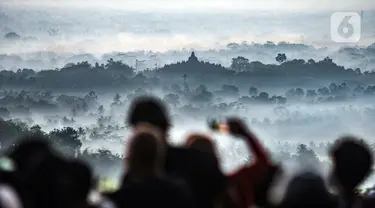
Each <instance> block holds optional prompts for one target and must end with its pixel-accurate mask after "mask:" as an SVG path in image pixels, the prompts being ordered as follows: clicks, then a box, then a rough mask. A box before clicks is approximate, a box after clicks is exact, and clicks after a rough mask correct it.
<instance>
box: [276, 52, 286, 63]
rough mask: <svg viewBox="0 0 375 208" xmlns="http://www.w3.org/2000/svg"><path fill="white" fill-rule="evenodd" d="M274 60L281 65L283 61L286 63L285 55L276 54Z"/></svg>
mask: <svg viewBox="0 0 375 208" xmlns="http://www.w3.org/2000/svg"><path fill="white" fill-rule="evenodd" d="M275 59H276V61H277V62H279V63H283V62H284V61H286V59H287V57H286V55H285V53H278V54H277V56H276V58H275Z"/></svg>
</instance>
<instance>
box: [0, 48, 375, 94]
mask: <svg viewBox="0 0 375 208" xmlns="http://www.w3.org/2000/svg"><path fill="white" fill-rule="evenodd" d="M199 59H200V58H199V57H197V56H196V55H195V53H192V54H191V56H190V57H189V58H188V60H187V61H182V62H178V63H174V64H169V65H165V66H164V67H161V68H158V69H155V70H146V71H143V72H139V71H137V70H136V69H135V68H133V67H131V66H129V65H127V64H125V63H123V62H122V61H115V60H113V59H109V60H107V62H106V63H105V64H99V63H98V62H96V63H95V64H94V65H92V64H90V63H89V62H87V61H84V62H78V63H71V64H67V65H66V66H65V67H62V68H60V69H55V70H42V71H39V72H38V71H34V70H32V69H18V70H17V71H16V72H14V71H7V70H2V71H1V72H0V86H2V87H6V88H17V89H23V88H34V89H76V90H92V89H108V88H122V87H128V88H129V87H130V88H138V87H143V88H145V87H147V86H149V87H153V86H155V85H159V86H162V85H164V84H180V83H181V82H182V80H183V78H182V76H184V75H187V76H188V80H189V84H191V85H192V86H195V85H200V84H202V83H204V84H206V85H207V86H208V87H210V86H221V85H222V84H235V85H237V86H239V87H240V88H242V87H248V86H249V85H250V84H252V85H256V86H259V87H262V86H265V87H267V86H273V87H275V86H277V87H300V86H301V85H305V86H311V87H319V86H321V85H326V84H329V83H331V82H348V83H356V84H372V83H374V78H375V76H374V75H375V72H361V70H360V69H359V68H357V69H352V68H345V67H343V66H339V65H337V64H336V63H334V62H333V60H332V59H331V58H329V57H326V58H324V59H323V60H320V61H315V60H313V59H309V60H308V61H305V60H303V59H294V60H287V56H286V55H285V54H278V56H277V57H276V58H275V59H276V60H277V61H278V62H279V64H264V63H262V62H259V61H253V62H250V61H249V60H248V59H247V58H245V57H242V56H239V57H236V58H233V59H232V64H231V66H230V67H227V68H226V67H223V66H222V65H220V64H213V63H209V62H204V61H200V60H199Z"/></svg>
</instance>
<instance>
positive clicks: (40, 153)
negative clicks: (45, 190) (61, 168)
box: [0, 136, 52, 208]
mask: <svg viewBox="0 0 375 208" xmlns="http://www.w3.org/2000/svg"><path fill="white" fill-rule="evenodd" d="M51 155H52V150H51V147H50V145H49V143H48V142H47V141H46V140H45V139H44V138H39V137H30V136H27V137H23V138H21V139H20V142H19V143H17V144H15V145H14V146H13V147H12V148H11V149H10V151H9V152H8V153H7V157H8V158H9V159H10V160H11V162H12V163H13V165H14V171H12V172H8V173H5V174H0V175H1V176H3V177H1V176H0V178H1V179H0V180H1V181H2V182H3V183H6V184H8V185H10V186H11V187H12V188H13V189H14V190H15V192H16V193H17V195H18V198H19V199H20V201H21V202H20V203H21V204H22V206H23V207H24V208H27V207H32V206H33V205H34V198H33V196H32V194H30V190H29V187H30V182H31V177H32V175H34V174H35V172H36V171H37V168H38V166H39V165H40V164H41V163H43V161H44V160H46V159H47V158H49V157H51Z"/></svg>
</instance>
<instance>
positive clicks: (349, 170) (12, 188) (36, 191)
mask: <svg viewBox="0 0 375 208" xmlns="http://www.w3.org/2000/svg"><path fill="white" fill-rule="evenodd" d="M127 123H128V124H129V125H130V126H131V128H132V130H131V131H132V133H131V136H130V138H127V139H128V141H129V142H128V143H127V145H126V147H125V148H126V151H125V152H126V155H125V157H124V170H125V171H124V174H123V176H122V178H121V184H120V186H119V188H118V189H117V190H116V191H114V192H109V193H100V194H97V195H93V194H91V193H93V192H92V190H93V189H95V184H96V181H95V179H94V177H93V173H92V170H91V168H90V167H89V166H88V165H87V164H85V163H84V162H81V161H78V160H76V159H74V158H65V157H63V156H61V155H59V154H57V153H56V152H55V151H54V150H53V148H52V147H51V146H50V144H49V143H48V141H46V140H44V139H43V138H33V137H26V138H24V140H22V142H21V143H19V144H18V145H16V146H15V147H14V148H11V149H10V150H9V152H7V154H6V155H4V157H3V158H7V160H5V159H2V160H1V166H2V170H1V172H0V180H1V181H0V207H1V208H29V207H32V208H55V207H56V208H89V207H92V208H151V207H152V208H159V207H160V208H161V207H163V208H169V207H171V208H172V207H175V208H177V207H181V208H250V207H264V208H274V207H275V208H284V207H285V208H287V207H293V208H303V207H323V208H324V207H337V208H349V207H350V208H361V207H375V203H374V202H375V198H374V197H371V196H367V195H366V196H364V195H361V194H358V192H357V191H356V190H357V188H358V186H359V185H360V184H361V183H362V182H363V181H364V180H365V179H366V178H367V177H368V176H369V175H370V174H371V172H372V167H373V156H372V153H371V151H370V149H369V148H368V147H367V146H366V144H364V143H363V142H362V140H358V139H357V138H354V137H344V138H341V139H339V140H338V141H337V142H336V143H335V144H334V145H333V147H332V148H331V149H330V150H329V155H330V156H331V159H332V168H331V174H330V177H329V179H328V180H326V179H325V178H323V177H322V176H321V175H320V174H319V173H316V172H312V171H309V170H306V171H302V172H300V173H298V174H296V175H295V176H294V177H293V178H292V179H291V180H290V182H289V183H288V185H287V187H286V191H285V194H284V195H283V198H282V199H281V201H280V202H279V203H274V202H273V201H272V200H271V199H270V197H269V195H270V191H271V189H272V187H273V184H274V182H275V180H277V178H278V177H280V176H281V175H282V174H283V172H284V171H283V167H282V165H280V164H275V163H274V162H272V160H271V159H270V155H268V153H267V152H266V151H265V149H264V147H263V146H262V144H261V143H260V142H259V140H258V139H257V137H256V136H255V135H254V134H253V133H252V132H251V130H249V128H248V127H247V126H246V125H245V124H244V123H243V122H242V121H241V120H240V119H237V118H229V119H228V120H227V121H226V124H227V126H228V131H229V133H230V134H232V135H233V136H235V137H236V138H238V139H242V140H243V141H244V142H245V143H246V144H247V145H248V148H249V151H250V152H251V153H252V160H251V162H250V164H246V165H244V166H243V167H242V168H240V169H239V170H238V171H235V172H233V173H231V174H224V173H223V172H222V171H221V169H220V167H219V160H218V154H217V151H216V147H215V144H214V142H213V140H212V139H211V138H209V136H206V135H204V134H199V133H196V134H191V136H189V137H188V138H187V139H186V142H185V143H184V145H181V146H173V145H171V144H169V143H168V135H169V130H170V128H171V126H172V124H171V122H170V119H169V117H168V111H167V109H166V107H165V106H164V105H163V103H161V102H160V101H159V100H158V99H157V98H153V97H140V98H138V99H136V100H134V101H133V103H132V105H131V107H130V110H129V113H128V116H127ZM0 131H1V129H0ZM7 161H8V163H9V164H8V163H6V162H7ZM6 164H8V166H7V165H6ZM7 167H8V168H7ZM108 171H111V170H108ZM326 181H329V183H327V182H326ZM94 196H96V197H94Z"/></svg>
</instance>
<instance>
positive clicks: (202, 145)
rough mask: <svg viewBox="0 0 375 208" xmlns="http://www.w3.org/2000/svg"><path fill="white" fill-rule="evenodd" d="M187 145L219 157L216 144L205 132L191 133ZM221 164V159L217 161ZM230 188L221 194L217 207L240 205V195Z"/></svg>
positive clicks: (224, 207) (216, 201)
mask: <svg viewBox="0 0 375 208" xmlns="http://www.w3.org/2000/svg"><path fill="white" fill-rule="evenodd" d="M185 146H186V147H188V148H191V149H195V150H198V151H201V152H205V153H208V154H211V155H213V156H215V158H218V155H217V153H216V148H215V144H214V142H213V141H212V139H211V138H209V137H208V136H206V135H203V134H192V135H190V136H189V137H188V138H187V140H186V142H185ZM217 165H219V161H217ZM234 194H236V193H232V192H231V190H230V189H227V190H225V191H224V192H223V193H222V194H221V195H219V196H218V197H217V199H216V200H215V203H216V204H215V207H222V208H229V207H238V206H239V204H238V201H237V199H238V197H237V196H235V195H234Z"/></svg>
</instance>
